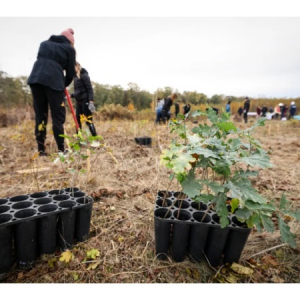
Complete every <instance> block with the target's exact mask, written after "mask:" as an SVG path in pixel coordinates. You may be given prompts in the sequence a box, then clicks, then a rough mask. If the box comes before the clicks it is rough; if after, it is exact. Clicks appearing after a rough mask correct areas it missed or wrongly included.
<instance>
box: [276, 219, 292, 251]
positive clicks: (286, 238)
mask: <svg viewBox="0 0 300 300" xmlns="http://www.w3.org/2000/svg"><path fill="white" fill-rule="evenodd" d="M278 224H279V230H280V235H281V240H282V241H283V242H284V243H288V244H290V245H291V246H292V247H293V248H296V242H295V238H296V236H295V235H294V234H293V233H292V232H291V230H290V227H289V226H288V225H287V224H286V223H285V222H284V220H283V219H282V218H281V217H279V222H278Z"/></svg>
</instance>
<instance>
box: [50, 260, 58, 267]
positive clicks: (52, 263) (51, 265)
mask: <svg viewBox="0 0 300 300" xmlns="http://www.w3.org/2000/svg"><path fill="white" fill-rule="evenodd" d="M55 262H57V259H56V258H51V259H49V260H48V265H49V266H50V267H51V268H53V267H54V263H55Z"/></svg>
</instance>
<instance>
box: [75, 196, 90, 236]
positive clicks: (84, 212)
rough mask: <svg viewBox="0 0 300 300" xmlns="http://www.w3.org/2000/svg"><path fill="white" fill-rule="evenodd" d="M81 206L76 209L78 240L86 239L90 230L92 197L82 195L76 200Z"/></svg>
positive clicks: (76, 233)
mask: <svg viewBox="0 0 300 300" xmlns="http://www.w3.org/2000/svg"><path fill="white" fill-rule="evenodd" d="M76 203H77V204H81V207H80V208H79V209H77V211H76V225H75V239H76V240H77V242H83V241H85V240H86V239H87V238H88V236H89V232H90V224H91V218H92V208H93V201H92V198H90V197H82V198H79V199H77V200H76Z"/></svg>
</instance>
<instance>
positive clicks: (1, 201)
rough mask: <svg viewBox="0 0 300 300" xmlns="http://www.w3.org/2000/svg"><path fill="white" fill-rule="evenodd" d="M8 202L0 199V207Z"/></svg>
mask: <svg viewBox="0 0 300 300" xmlns="http://www.w3.org/2000/svg"><path fill="white" fill-rule="evenodd" d="M7 202H8V200H7V199H2V198H1V199H0V205H3V204H6V203H7Z"/></svg>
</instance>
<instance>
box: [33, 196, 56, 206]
mask: <svg viewBox="0 0 300 300" xmlns="http://www.w3.org/2000/svg"><path fill="white" fill-rule="evenodd" d="M51 202H52V199H51V198H48V197H45V198H40V199H37V200H34V201H33V203H34V204H36V205H45V204H49V203H51Z"/></svg>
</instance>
